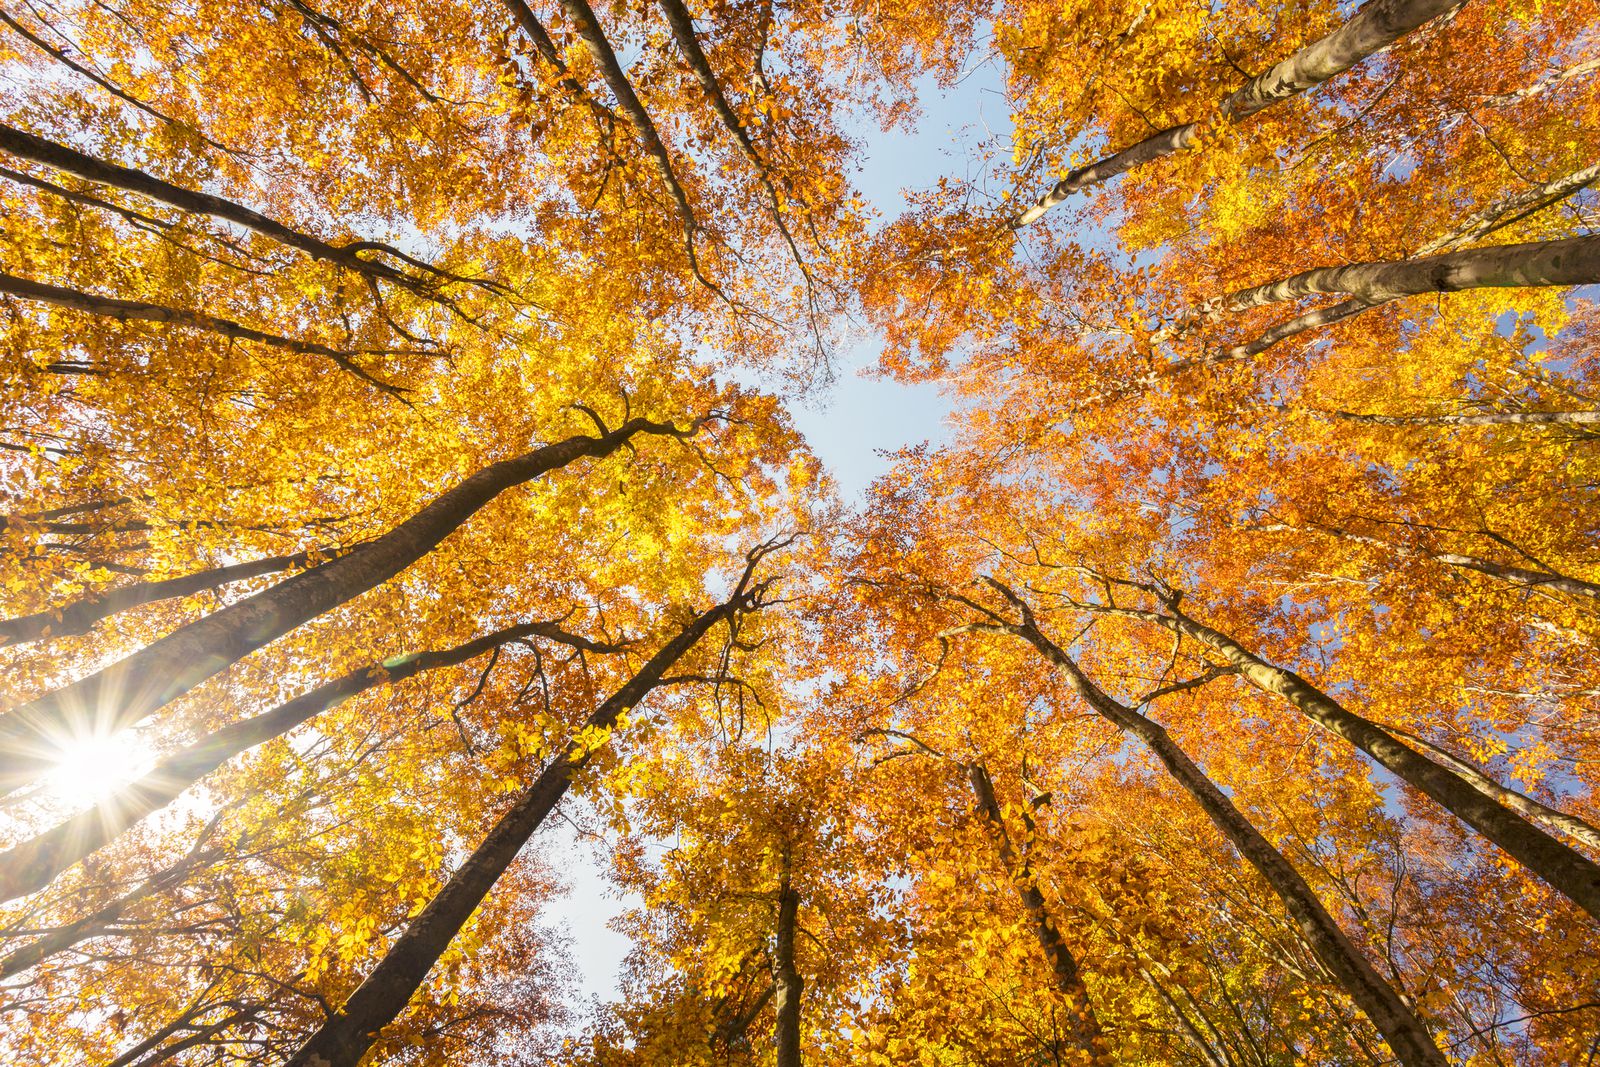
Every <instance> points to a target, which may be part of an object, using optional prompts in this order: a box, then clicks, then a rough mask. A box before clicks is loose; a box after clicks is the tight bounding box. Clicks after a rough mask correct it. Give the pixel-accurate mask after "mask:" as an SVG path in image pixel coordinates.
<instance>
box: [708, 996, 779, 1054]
mask: <svg viewBox="0 0 1600 1067" xmlns="http://www.w3.org/2000/svg"><path fill="white" fill-rule="evenodd" d="M776 992H777V986H775V985H772V984H770V983H769V984H768V985H766V986H764V987H763V988H762V990H761V992H760V993H757V994H756V999H755V1000H753V1001H751V1003H750V1005H749V1006H748V1007H746V1008H745V1009H744V1010H743V1011H741V1012H740V1013H739V1014H737V1015H735V1016H734V1017H733V1018H731V1019H729V1020H727V1021H726V1022H724V1023H723V1024H722V1025H721V1026H718V1027H717V1028H716V1029H715V1030H713V1031H712V1034H711V1043H712V1044H713V1045H721V1046H723V1047H724V1048H727V1047H729V1046H731V1045H734V1044H737V1043H738V1042H741V1041H743V1040H744V1039H745V1034H746V1032H747V1031H748V1030H749V1029H750V1024H751V1023H753V1022H755V1021H756V1016H758V1015H760V1014H761V1011H762V1009H763V1008H765V1007H766V1006H767V1003H768V1002H769V1001H770V1000H772V997H773V994H774V993H776Z"/></svg>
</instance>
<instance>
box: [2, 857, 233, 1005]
mask: <svg viewBox="0 0 1600 1067" xmlns="http://www.w3.org/2000/svg"><path fill="white" fill-rule="evenodd" d="M205 838H206V835H202V837H201V839H200V841H199V842H197V843H196V845H195V847H194V848H192V849H190V851H189V854H188V855H186V856H185V857H184V858H183V859H181V860H179V861H178V862H177V863H175V864H173V865H172V866H170V867H168V868H166V869H165V870H163V871H160V872H158V873H157V874H155V875H153V876H151V877H150V878H147V879H145V881H144V882H142V883H140V884H139V885H138V886H136V887H134V888H133V889H132V890H130V891H129V892H127V893H125V894H123V895H122V896H120V897H118V898H117V899H116V900H113V901H111V902H110V903H108V904H106V905H105V906H103V907H101V908H98V909H96V910H95V911H93V912H91V913H90V914H88V915H86V916H84V917H83V918H81V919H78V920H77V921H75V922H71V923H68V924H67V925H66V926H61V927H57V928H56V929H54V930H50V931H47V932H45V933H44V934H43V935H41V936H40V937H39V938H38V939H37V940H35V941H31V942H29V943H28V944H26V945H24V946H22V947H21V948H19V949H17V950H15V951H13V952H12V953H10V954H9V955H7V956H6V957H4V958H3V959H0V978H10V977H11V976H12V975H15V974H21V973H22V972H23V971H25V970H27V969H28V968H30V967H34V966H37V965H38V964H40V963H42V962H43V961H44V960H46V959H48V958H49V957H51V956H53V955H55V954H56V953H58V952H65V951H66V950H67V949H69V948H71V947H72V946H73V945H76V944H78V943H79V942H82V941H87V940H88V939H89V938H91V937H98V936H100V935H101V934H103V933H106V932H107V931H108V930H109V929H110V927H111V925H112V924H113V923H115V922H116V921H117V920H119V919H121V918H122V916H123V915H124V914H125V913H126V912H127V910H128V909H129V908H131V907H133V906H134V905H135V904H137V903H139V902H140V901H141V900H144V899H146V898H147V897H151V896H154V895H155V894H157V893H160V892H163V891H165V890H167V889H170V888H171V887H172V886H174V885H177V884H178V883H180V882H181V881H182V880H183V879H184V878H186V877H188V875H189V872H190V871H193V870H194V869H195V868H197V867H203V866H205V865H206V864H209V863H211V862H213V861H214V860H216V859H217V858H219V857H220V856H221V855H222V851H221V850H220V849H205V850H202V849H201V848H200V845H201V844H204V842H205Z"/></svg>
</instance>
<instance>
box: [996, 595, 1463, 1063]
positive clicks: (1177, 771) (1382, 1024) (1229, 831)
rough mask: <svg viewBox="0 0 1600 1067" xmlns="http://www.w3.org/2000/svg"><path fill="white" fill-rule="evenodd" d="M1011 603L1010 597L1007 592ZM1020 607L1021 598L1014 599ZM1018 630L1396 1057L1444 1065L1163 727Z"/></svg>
mask: <svg viewBox="0 0 1600 1067" xmlns="http://www.w3.org/2000/svg"><path fill="white" fill-rule="evenodd" d="M1009 595H1010V596H1012V598H1013V599H1015V595H1014V594H1009ZM1016 602H1017V603H1019V604H1020V601H1016ZM1024 620H1025V621H1024V623H1023V624H1022V625H1020V626H1017V625H1005V626H1002V627H999V628H1001V629H1004V630H1006V631H1007V632H1010V633H1013V634H1015V635H1016V636H1018V637H1021V638H1023V639H1024V640H1026V641H1027V642H1028V643H1030V644H1031V645H1033V647H1034V648H1035V649H1037V650H1038V651H1039V653H1040V654H1041V655H1043V656H1044V658H1045V659H1047V660H1048V661H1049V662H1050V663H1052V664H1054V665H1055V666H1056V667H1057V668H1058V669H1059V670H1060V671H1061V673H1062V675H1063V677H1065V679H1066V681H1067V685H1068V686H1069V687H1070V688H1071V689H1072V691H1073V692H1075V693H1077V694H1078V695H1079V696H1080V697H1082V698H1083V700H1084V701H1085V702H1086V703H1088V705H1089V706H1090V707H1092V708H1094V710H1095V711H1096V712H1098V713H1099V714H1100V715H1101V716H1103V717H1104V718H1105V719H1106V720H1107V721H1109V722H1111V723H1113V724H1114V725H1116V726H1117V727H1119V728H1121V729H1123V730H1126V731H1128V732H1129V733H1131V734H1133V735H1134V736H1135V737H1138V738H1139V739H1140V740H1141V741H1143V742H1144V743H1145V744H1146V745H1148V746H1149V747H1150V750H1151V751H1153V752H1154V753H1155V754H1156V757H1157V758H1158V759H1160V760H1161V763H1162V765H1163V766H1165V767H1166V768H1167V771H1168V772H1169V773H1170V774H1171V775H1172V776H1173V777H1174V778H1175V779H1177V781H1178V782H1179V784H1180V785H1182V786H1183V788H1184V789H1185V790H1186V791H1187V792H1188V793H1189V795H1190V796H1192V797H1194V798H1195V800H1196V801H1198V802H1199V804H1200V806H1201V807H1202V808H1203V809H1204V810H1205V812H1206V814H1207V815H1208V816H1210V818H1211V821H1212V822H1213V823H1215V824H1216V826H1217V829H1219V830H1221V831H1222V833H1223V834H1224V836H1226V837H1227V838H1228V840H1229V841H1231V842H1232V843H1233V845H1234V847H1235V848H1237V849H1238V850H1239V853H1240V855H1242V856H1244V858H1245V859H1246V860H1248V861H1249V863H1250V865H1251V866H1252V867H1254V868H1255V869H1256V870H1257V871H1259V872H1260V874H1261V876H1262V878H1264V879H1266V881H1267V884H1268V885H1270V886H1271V887H1272V889H1273V891H1274V892H1275V893H1277V895H1278V897H1279V898H1280V899H1281V900H1282V901H1283V904H1284V907H1285V909H1287V911H1288V912H1289V915H1290V917H1291V918H1292V919H1293V920H1294V923H1295V926H1296V927H1297V928H1298V929H1299V931H1300V933H1301V934H1302V935H1303V936H1304V937H1305V939H1306V941H1307V943H1308V944H1310V946H1311V948H1312V950H1313V951H1314V952H1316V954H1317V959H1319V960H1320V961H1321V962H1322V964H1323V966H1324V967H1326V968H1327V969H1328V972H1329V973H1330V974H1331V975H1333V977H1334V978H1335V979H1336V980H1337V981H1338V983H1339V985H1340V986H1341V987H1342V988H1343V989H1344V990H1345V992H1347V993H1348V994H1349V995H1350V998H1351V999H1352V1000H1353V1001H1355V1003H1356V1005H1357V1006H1358V1007H1360V1008H1361V1010H1362V1011H1363V1012H1365V1013H1366V1015H1367V1017H1368V1018H1369V1019H1371V1020H1372V1023H1373V1025H1374V1026H1376V1027H1377V1028H1378V1032H1379V1033H1381V1034H1382V1035H1383V1037H1384V1040H1386V1041H1387V1042H1388V1043H1389V1048H1390V1050H1391V1051H1393V1052H1394V1054H1395V1057H1396V1058H1397V1059H1398V1060H1399V1061H1400V1062H1401V1063H1403V1064H1406V1065H1407V1067H1423V1065H1426V1067H1448V1061H1447V1060H1446V1059H1445V1057H1444V1055H1443V1053H1441V1052H1440V1051H1439V1048H1438V1046H1437V1045H1436V1044H1435V1043H1434V1041H1433V1038H1432V1037H1431V1036H1430V1035H1429V1033H1428V1030H1427V1028H1426V1027H1425V1026H1423V1024H1422V1022H1421V1020H1419V1019H1418V1018H1417V1017H1416V1015H1415V1014H1413V1013H1412V1011H1411V1009H1410V1008H1409V1007H1407V1006H1406V1004H1405V1002H1404V1001H1403V1000H1401V999H1400V996H1399V994H1398V993H1396V992H1395V990H1394V988H1393V987H1392V986H1390V985H1389V983H1387V982H1385V981H1384V980H1383V978H1382V977H1381V976H1380V975H1379V974H1378V972H1377V970H1376V969H1374V967H1373V966H1372V963H1371V962H1370V961H1369V960H1368V959H1367V958H1366V956H1364V955H1362V953H1361V952H1360V950H1358V949H1357V948H1356V947H1355V945H1353V944H1352V943H1351V942H1350V939H1349V938H1348V937H1346V936H1345V933H1344V931H1343V930H1341V929H1340V928H1339V924H1338V923H1336V922H1335V921H1334V919H1333V916H1331V915H1329V914H1328V910H1327V909H1326V908H1324V907H1323V905H1322V902H1321V901H1320V900H1319V899H1318V898H1317V895H1316V893H1314V892H1313V891H1312V889H1311V887H1310V885H1308V884H1307V883H1306V880H1305V879H1304V878H1302V877H1301V876H1300V872H1298V871H1296V870H1295V869H1294V866H1293V865H1292V864H1290V862H1289V861H1288V860H1287V859H1285V858H1284V856H1283V854H1282V853H1281V852H1279V851H1278V850H1277V849H1276V848H1274V847H1273V846H1272V843H1271V842H1269V841H1268V840H1267V839H1266V838H1265V837H1263V836H1262V834H1261V831H1259V830H1257V829H1256V828H1255V825H1254V824H1253V823H1251V822H1250V820H1249V819H1247V818H1245V816H1244V815H1243V813H1241V812H1240V811H1239V809H1238V808H1236V807H1235V806H1234V804H1233V802H1232V801H1231V800H1229V799H1228V797H1227V795H1226V794H1225V793H1223V792H1222V790H1221V789H1219V788H1218V787H1217V785H1216V783H1215V782H1213V781H1212V780H1211V779H1210V778H1208V777H1206V775H1205V773H1204V772H1203V771H1201V769H1200V768H1199V766H1198V765H1197V764H1196V763H1195V762H1194V761H1193V760H1192V759H1190V758H1189V756H1188V754H1187V753H1186V752H1184V751H1183V749H1181V748H1180V747H1179V746H1178V744H1177V743H1176V742H1175V741H1173V740H1172V737H1171V736H1170V735H1169V734H1168V733H1167V731H1166V730H1165V729H1163V728H1162V727H1161V726H1159V725H1158V724H1156V723H1155V722H1153V721H1152V720H1150V719H1149V718H1147V717H1145V716H1144V715H1141V714H1140V713H1139V712H1137V711H1135V710H1134V709H1132V708H1130V707H1128V706H1127V705H1125V704H1122V703H1120V702H1118V701H1116V700H1114V699H1112V698H1111V697H1110V696H1109V695H1107V694H1106V693H1105V692H1104V691H1103V690H1101V689H1100V688H1099V687H1098V686H1096V685H1095V684H1094V683H1093V682H1092V681H1090V680H1089V678H1088V676H1086V675H1085V674H1084V673H1083V671H1082V670H1080V669H1079V667H1078V665H1077V663H1076V662H1075V661H1074V660H1073V659H1072V658H1071V657H1070V656H1068V655H1067V654H1066V652H1064V651H1063V650H1062V649H1061V648H1060V647H1059V646H1058V645H1056V644H1055V643H1054V642H1053V641H1051V640H1050V639H1049V638H1048V637H1046V636H1045V635H1044V634H1043V633H1042V632H1040V630H1039V629H1038V628H1037V627H1036V626H1035V625H1034V624H1033V622H1032V619H1031V613H1029V614H1025V616H1024Z"/></svg>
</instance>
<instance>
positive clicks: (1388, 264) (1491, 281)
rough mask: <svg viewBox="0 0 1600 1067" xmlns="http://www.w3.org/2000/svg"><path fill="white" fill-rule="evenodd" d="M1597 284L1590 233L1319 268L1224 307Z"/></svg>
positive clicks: (1599, 259) (1236, 296) (1598, 265)
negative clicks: (1314, 298) (1341, 296)
mask: <svg viewBox="0 0 1600 1067" xmlns="http://www.w3.org/2000/svg"><path fill="white" fill-rule="evenodd" d="M1595 282H1600V235H1589V236H1584V237H1569V238H1567V239H1566V240H1562V241H1528V242H1525V243H1523V244H1514V245H1496V246H1493V247H1490V248H1469V249H1467V250H1466V251H1463V252H1446V253H1443V254H1442V255H1436V256H1423V257H1421V258H1414V259H1400V260H1390V261H1379V262H1372V263H1352V264H1350V265H1349V266H1345V267H1321V268H1318V269H1317V270H1308V271H1302V272H1301V273H1299V274H1295V275H1292V276H1290V277H1288V278H1282V279H1279V280H1278V281H1275V282H1268V283H1267V284H1265V285H1257V286H1252V287H1251V288H1249V289H1241V290H1239V291H1238V292H1236V293H1233V294H1232V295H1230V296H1229V297H1228V298H1227V301H1226V305H1225V306H1226V308H1227V310H1229V311H1243V310H1244V309H1246V308H1253V307H1261V306H1263V305H1265V304H1276V303H1279V302H1280V301H1284V300H1295V299H1298V298H1299V297H1303V296H1315V295H1320V294H1327V293H1345V294H1348V295H1350V296H1353V297H1356V298H1357V299H1359V300H1362V301H1364V302H1365V303H1367V304H1369V305H1376V304H1382V303H1385V302H1387V301H1390V300H1398V299H1399V298H1401V297H1403V296H1415V295H1417V294H1420V293H1454V292H1459V291H1461V290H1463V289H1484V288H1517V287H1522V286H1546V285H1590V284H1593V283H1595ZM1325 310H1326V309H1325ZM1362 310H1365V309H1362Z"/></svg>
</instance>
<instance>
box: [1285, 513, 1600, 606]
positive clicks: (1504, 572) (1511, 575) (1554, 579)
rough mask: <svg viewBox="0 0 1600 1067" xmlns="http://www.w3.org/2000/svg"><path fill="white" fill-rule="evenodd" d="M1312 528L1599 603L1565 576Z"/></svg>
mask: <svg viewBox="0 0 1600 1067" xmlns="http://www.w3.org/2000/svg"><path fill="white" fill-rule="evenodd" d="M1255 528H1256V529H1259V530H1262V531H1263V532H1277V531H1280V530H1283V531H1298V530H1299V527H1296V526H1289V525H1285V524H1274V525H1270V526H1259V527H1255ZM1311 528H1312V529H1314V530H1317V531H1319V532H1321V533H1325V534H1328V535H1329V536H1330V537H1337V538H1339V539H1340V540H1343V541H1354V542H1356V543H1357V544H1363V545H1372V546H1374V547H1377V548H1383V549H1387V550H1389V551H1391V552H1394V553H1396V554H1397V555H1401V556H1410V557H1414V558H1421V559H1431V560H1433V561H1435V562H1437V563H1443V564H1445V565H1446V566H1450V567H1460V568H1461V569H1463V570H1469V571H1477V572H1478V573H1479V574H1487V575H1488V576H1489V577H1491V578H1497V579H1499V580H1500V581H1502V582H1505V583H1506V584H1507V585H1514V586H1517V587H1518V588H1522V589H1549V590H1554V591H1555V592H1558V593H1566V594H1567V595H1569V596H1577V597H1583V598H1585V599H1587V600H1600V584H1597V583H1595V582H1588V581H1584V580H1583V579H1582V578H1573V577H1571V576H1570V575H1566V574H1558V573H1556V572H1555V571H1550V570H1543V571H1539V570H1534V569H1532V568H1531V567H1513V566H1511V565H1509V564H1505V563H1496V562H1495V561H1494V560H1490V559H1484V558H1483V557H1481V556H1468V555H1463V554H1462V553H1459V552H1430V551H1428V550H1427V549H1418V548H1410V547H1408V546H1406V545H1397V544H1395V543H1394V542H1392V541H1385V540H1383V539H1382V538H1379V537H1368V536H1366V535H1364V534H1358V533H1353V532H1351V531H1349V530H1345V529H1341V528H1339V527H1337V526H1327V525H1324V524H1322V523H1315V524H1311Z"/></svg>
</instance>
